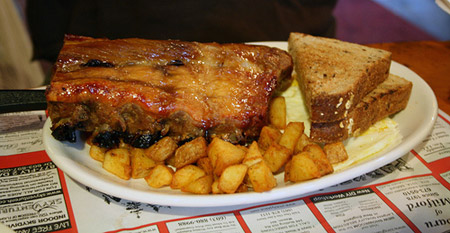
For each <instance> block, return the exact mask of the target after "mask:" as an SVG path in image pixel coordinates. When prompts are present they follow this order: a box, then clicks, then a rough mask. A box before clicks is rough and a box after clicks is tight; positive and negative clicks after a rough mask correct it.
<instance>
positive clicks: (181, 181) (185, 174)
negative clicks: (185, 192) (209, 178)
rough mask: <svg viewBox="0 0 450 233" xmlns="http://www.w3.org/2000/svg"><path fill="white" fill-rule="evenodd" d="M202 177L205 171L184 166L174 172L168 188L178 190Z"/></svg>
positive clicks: (192, 166)
mask: <svg viewBox="0 0 450 233" xmlns="http://www.w3.org/2000/svg"><path fill="white" fill-rule="evenodd" d="M204 175H206V173H205V171H203V170H202V169H201V168H199V167H197V166H195V165H187V166H184V167H182V168H180V169H178V170H177V171H176V172H175V174H174V175H173V179H172V183H171V184H170V187H171V188H173V189H180V188H182V187H184V186H186V185H188V184H189V183H191V182H193V181H194V180H196V179H198V178H200V177H202V176H204Z"/></svg>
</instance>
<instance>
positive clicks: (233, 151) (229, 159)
mask: <svg viewBox="0 0 450 233" xmlns="http://www.w3.org/2000/svg"><path fill="white" fill-rule="evenodd" d="M207 154H208V157H209V159H210V160H211V164H212V165H213V167H214V174H215V175H217V176H220V175H221V174H222V172H223V170H224V169H225V168H227V167H228V166H231V165H234V164H239V163H240V162H242V160H243V159H244V157H245V151H243V150H242V149H240V148H239V147H237V146H235V145H233V144H231V143H229V142H226V141H224V140H222V139H220V138H214V139H213V140H212V141H211V143H210V144H209V146H208V149H207Z"/></svg>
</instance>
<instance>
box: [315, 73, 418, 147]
mask: <svg viewBox="0 0 450 233" xmlns="http://www.w3.org/2000/svg"><path fill="white" fill-rule="evenodd" d="M411 89H412V83H411V82H410V81H408V80H406V79H404V78H401V77H399V76H396V75H393V74H390V75H389V77H388V78H387V79H386V80H385V81H384V82H383V83H381V84H380V85H378V87H377V88H376V89H374V90H373V91H372V92H370V93H369V94H368V95H366V96H365V97H364V98H363V99H362V100H361V101H360V102H359V103H358V104H357V105H356V106H355V107H354V108H353V109H352V110H351V111H350V112H349V113H348V116H347V117H346V118H345V119H344V120H340V121H335V122H327V123H312V124H311V131H310V137H311V139H312V140H313V141H315V142H323V143H331V142H336V141H343V140H345V139H347V138H349V137H351V136H357V135H359V134H361V133H363V132H364V131H365V130H367V129H368V128H369V127H370V126H371V125H373V124H374V123H375V122H377V121H379V120H381V119H383V118H385V117H387V116H389V115H392V114H394V113H397V112H399V111H401V110H403V109H404V108H406V105H407V103H408V100H409V96H410V94H411Z"/></svg>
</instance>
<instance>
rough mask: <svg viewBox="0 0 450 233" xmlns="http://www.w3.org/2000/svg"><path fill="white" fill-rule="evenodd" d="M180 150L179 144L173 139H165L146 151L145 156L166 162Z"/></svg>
mask: <svg viewBox="0 0 450 233" xmlns="http://www.w3.org/2000/svg"><path fill="white" fill-rule="evenodd" d="M177 148H178V145H177V142H175V140H173V139H172V138H171V137H163V138H161V139H160V140H159V141H158V142H156V143H155V144H153V145H152V146H150V147H149V148H147V149H145V154H146V155H147V156H148V157H149V158H151V159H153V160H155V161H164V160H166V159H167V158H169V157H171V156H173V155H174V154H175V150H176V149H177Z"/></svg>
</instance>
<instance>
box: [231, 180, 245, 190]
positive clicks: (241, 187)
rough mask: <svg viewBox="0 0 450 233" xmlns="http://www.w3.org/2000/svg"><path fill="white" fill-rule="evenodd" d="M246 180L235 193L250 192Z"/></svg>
mask: <svg viewBox="0 0 450 233" xmlns="http://www.w3.org/2000/svg"><path fill="white" fill-rule="evenodd" d="M244 181H245V180H244ZM244 181H243V182H242V183H241V185H239V187H238V188H237V189H236V191H235V192H234V193H245V192H248V186H247V184H246V183H245V182H244Z"/></svg>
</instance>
